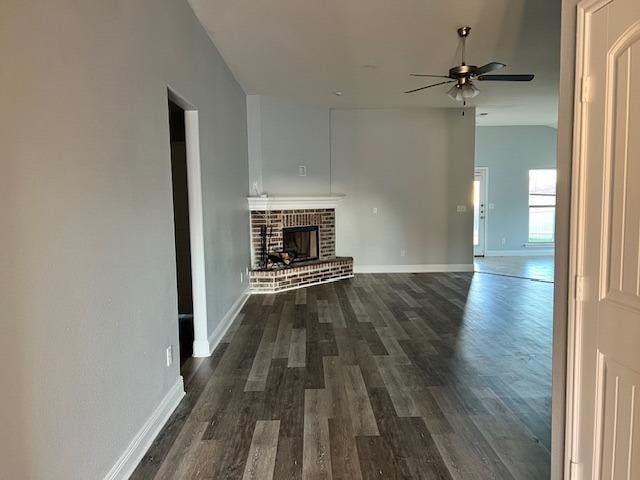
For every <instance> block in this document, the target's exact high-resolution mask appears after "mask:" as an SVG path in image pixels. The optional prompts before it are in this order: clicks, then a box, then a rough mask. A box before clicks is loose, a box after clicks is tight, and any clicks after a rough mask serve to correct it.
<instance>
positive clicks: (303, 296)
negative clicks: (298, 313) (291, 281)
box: [296, 288, 307, 305]
mask: <svg viewBox="0 0 640 480" xmlns="http://www.w3.org/2000/svg"><path fill="white" fill-rule="evenodd" d="M306 303H307V289H306V288H299V289H298V290H296V305H306Z"/></svg>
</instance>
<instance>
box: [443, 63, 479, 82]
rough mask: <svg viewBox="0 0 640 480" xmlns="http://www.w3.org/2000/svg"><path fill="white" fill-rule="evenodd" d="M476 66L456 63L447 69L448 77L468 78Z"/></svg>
mask: <svg viewBox="0 0 640 480" xmlns="http://www.w3.org/2000/svg"><path fill="white" fill-rule="evenodd" d="M477 68H478V67H476V66H475V65H464V64H463V65H458V66H457V67H453V68H451V69H449V77H450V78H453V79H456V80H460V79H464V80H468V79H469V78H470V77H471V76H472V75H473V72H474V71H475V70H476V69H477Z"/></svg>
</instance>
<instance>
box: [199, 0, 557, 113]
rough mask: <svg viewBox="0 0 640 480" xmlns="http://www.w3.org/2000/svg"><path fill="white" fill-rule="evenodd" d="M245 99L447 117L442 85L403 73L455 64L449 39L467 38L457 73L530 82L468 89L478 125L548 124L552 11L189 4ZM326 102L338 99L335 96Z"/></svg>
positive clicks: (303, 1) (207, 0) (550, 0)
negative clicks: (480, 72) (434, 112)
mask: <svg viewBox="0 0 640 480" xmlns="http://www.w3.org/2000/svg"><path fill="white" fill-rule="evenodd" d="M189 1H190V3H191V5H192V7H193V8H194V10H195V12H196V15H197V16H198V17H199V19H200V21H201V22H202V24H203V25H204V26H205V28H206V29H207V31H208V33H209V35H210V36H211V37H212V39H213V41H214V42H215V44H216V46H217V47H218V49H219V50H220V52H221V54H222V56H223V57H224V59H225V61H226V62H227V64H228V65H229V67H230V68H231V70H232V72H233V73H234V75H235V76H236V78H237V79H238V81H239V82H240V84H241V85H242V87H243V88H244V89H245V91H246V92H247V93H248V94H261V95H273V96H279V97H286V98H290V99H295V100H299V101H301V102H305V103H310V104H315V105H322V106H329V107H335V108H352V107H357V108H386V107H421V106H431V107H451V108H455V107H458V106H460V105H459V104H458V103H457V102H455V101H454V100H451V99H449V98H448V97H447V96H446V95H445V92H446V90H447V87H446V86H440V87H435V88H433V89H429V90H426V91H424V92H422V93H417V94H404V93H402V92H403V91H405V90H408V89H410V88H415V87H418V86H420V85H422V84H426V83H428V81H427V82H424V81H422V80H421V79H417V78H413V77H410V76H409V73H412V72H417V73H433V74H446V72H447V71H448V69H449V68H450V67H451V66H453V65H456V64H459V63H460V44H459V42H458V38H457V34H456V28H457V27H459V26H462V25H470V26H471V27H472V31H471V36H470V39H469V42H468V46H467V60H468V62H467V63H471V64H475V65H483V64H485V63H487V62H489V61H492V60H496V61H500V62H503V63H506V64H507V68H505V69H504V70H502V71H501V72H499V73H535V74H536V78H535V79H534V80H533V82H531V83H498V82H483V83H478V87H479V88H480V89H481V93H480V95H479V96H478V97H476V98H475V99H473V100H472V101H471V102H470V104H471V105H475V106H477V107H478V112H484V113H487V114H488V115H486V116H481V117H480V116H479V117H478V122H479V124H485V125H518V124H532V125H554V124H555V123H556V117H557V96H558V76H559V45H560V3H561V2H560V0H465V1H462V0H189ZM334 92H341V93H342V95H340V96H338V95H336V94H335V93H334Z"/></svg>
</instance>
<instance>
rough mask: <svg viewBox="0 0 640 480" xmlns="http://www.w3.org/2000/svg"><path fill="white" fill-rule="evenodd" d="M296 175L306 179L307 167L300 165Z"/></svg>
mask: <svg viewBox="0 0 640 480" xmlns="http://www.w3.org/2000/svg"><path fill="white" fill-rule="evenodd" d="M298 175H300V176H301V177H306V176H307V166H306V165H300V166H299V167H298Z"/></svg>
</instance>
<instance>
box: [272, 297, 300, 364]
mask: <svg viewBox="0 0 640 480" xmlns="http://www.w3.org/2000/svg"><path fill="white" fill-rule="evenodd" d="M295 315H296V312H295V305H294V304H293V303H292V302H285V304H284V306H283V307H282V312H281V313H280V321H279V323H278V333H277V334H276V339H275V342H274V345H273V358H288V356H289V347H290V342H291V329H292V328H293V322H294V318H295Z"/></svg>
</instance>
